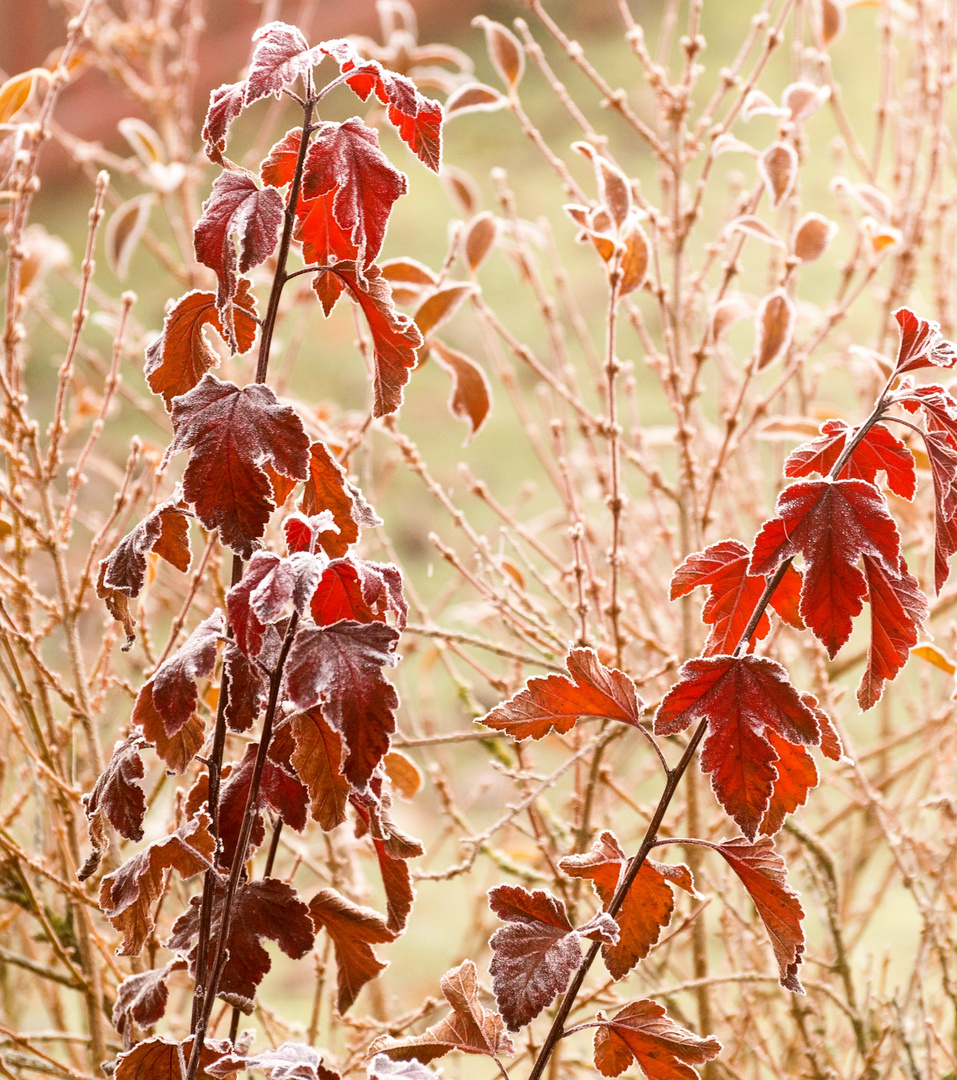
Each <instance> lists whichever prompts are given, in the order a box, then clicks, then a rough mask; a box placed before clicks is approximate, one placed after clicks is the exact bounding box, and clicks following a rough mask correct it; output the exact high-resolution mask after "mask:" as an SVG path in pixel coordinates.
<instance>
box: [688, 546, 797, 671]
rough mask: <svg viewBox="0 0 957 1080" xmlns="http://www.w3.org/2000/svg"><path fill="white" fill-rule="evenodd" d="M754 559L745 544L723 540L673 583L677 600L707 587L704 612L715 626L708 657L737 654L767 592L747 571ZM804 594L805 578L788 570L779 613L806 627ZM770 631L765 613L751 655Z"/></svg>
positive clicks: (778, 593)
mask: <svg viewBox="0 0 957 1080" xmlns="http://www.w3.org/2000/svg"><path fill="white" fill-rule="evenodd" d="M750 558H751V552H750V551H749V550H748V549H747V548H746V547H745V546H744V544H742V543H741V542H740V541H738V540H721V541H719V542H718V543H717V544H712V545H711V546H710V547H708V548H705V550H704V551H698V552H695V553H694V554H693V555H689V556H688V558H687V559H685V561H684V562H683V563H682V564H681V565H680V566H679V567H678V569H677V570H675V572H674V576H673V577H672V579H671V599H672V600H677V599H678V598H679V597H681V596H687V595H688V593H690V592H691V591H692V590H693V589H696V588H698V587H699V586H701V585H704V586H706V587H707V588H708V599H707V600H706V601H705V605H704V609H703V610H702V612H701V618H702V621H703V622H704V623H706V624H707V625H709V626H710V627H711V633H710V634H709V635H708V640H707V643H706V644H705V655H715V654H718V653H731V652H734V650H735V649H736V648H737V645H738V642H739V641H740V640H741V635H742V634H743V633H744V631H745V628H746V627H747V625H748V620H749V619H750V618H751V616H752V615H753V614H754V609H755V608H756V607H757V604H758V601H759V600H760V599H761V597H762V595H763V594H764V589H765V586H766V585H767V582H766V580H765V579H764V578H763V577H761V576H760V575H751V574H748V572H747V569H748V563H749V561H750ZM800 590H801V578H800V575H799V574H797V572H796V571H793V570H792V569H791V568H790V567H788V573H787V574H786V575H785V577H784V579H783V580H782V581H781V583H780V584H779V585H778V587H777V589H776V590H775V592H774V596H773V598H772V604H773V605H774V607H775V610H777V609H779V608H780V611H779V614H781V616H782V618H784V620H785V621H786V622H788V623H790V624H791V625H792V626H793V625H795V618H796V619H797V623H796V625H797V626H798V628H802V627H803V625H804V624H803V623H802V622H801V621H800V617H799V616H798V615H797V602H796V601H797V598H798V597H799V596H800ZM770 629H771V621H770V619H768V616H767V614H766V613H764V614H762V615H761V618H760V619H759V620H758V625H757V626H756V627H755V630H754V633H753V634H752V635H751V641H750V642H749V651H752V650H753V649H754V646H755V645H756V644H757V642H758V641H760V640H761V639H762V638H765V637H767V635H768V632H769V631H770Z"/></svg>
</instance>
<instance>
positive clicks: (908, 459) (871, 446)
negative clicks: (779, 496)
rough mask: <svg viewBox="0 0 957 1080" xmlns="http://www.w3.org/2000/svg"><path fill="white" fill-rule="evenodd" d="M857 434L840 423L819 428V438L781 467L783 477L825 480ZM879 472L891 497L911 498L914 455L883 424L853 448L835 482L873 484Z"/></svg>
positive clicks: (914, 481) (794, 454)
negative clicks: (813, 475)
mask: <svg viewBox="0 0 957 1080" xmlns="http://www.w3.org/2000/svg"><path fill="white" fill-rule="evenodd" d="M857 431H858V429H857V428H852V427H849V426H848V425H847V424H845V423H844V421H843V420H828V421H827V422H826V423H825V424H824V426H823V427H822V428H821V437H820V438H818V439H814V440H812V441H811V442H809V443H804V445H803V446H799V447H798V448H797V449H796V450H793V451H792V452H791V454H790V455H789V456H788V459H787V461H786V462H785V463H784V475H785V476H791V477H795V476H808V475H810V473H812V472H818V473H820V474H821V475H822V476H827V475H828V474H829V473H830V472H831V469H832V468H833V467H834V466H835V465H836V464H837V460H838V458H839V457H840V456H841V454H842V453H843V452H844V448H845V446H847V444H848V442H849V441H850V440H851V439H853V438H854V437H855V435H856V434H857ZM879 472H884V473H886V474H887V486H888V487H889V488H890V489H891V491H893V492H894V494H895V495H900V497H901V498H902V499H912V498H913V497H914V492H915V491H916V490H917V474H916V472H915V470H914V455H913V454H912V453H911V452H910V450H908V449H907V447H906V446H905V445H904V444H903V443H902V442H901V441H900V439H898V438H897V436H896V435H893V434H891V432H890V431H889V430H888V429H887V428H886V427H885V426H884V425H883V424H874V425H873V426H872V427H870V428H868V430H867V433H866V434H865V436H864V438H863V439H862V440H861V441H860V442H859V443H858V444H857V446H856V447H855V448H854V452H853V453H852V454H851V456H850V458H849V459H848V461H847V463H846V464H845V465H844V467H843V468H842V469H841V474H840V477H838V479H841V480H847V479H857V480H866V481H867V483H869V484H873V483H875V481H876V479H877V474H878V473H879Z"/></svg>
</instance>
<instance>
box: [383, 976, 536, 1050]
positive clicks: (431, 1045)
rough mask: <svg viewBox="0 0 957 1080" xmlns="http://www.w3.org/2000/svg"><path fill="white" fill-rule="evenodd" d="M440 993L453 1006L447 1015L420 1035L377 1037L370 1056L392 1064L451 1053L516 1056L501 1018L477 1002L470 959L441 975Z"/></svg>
mask: <svg viewBox="0 0 957 1080" xmlns="http://www.w3.org/2000/svg"><path fill="white" fill-rule="evenodd" d="M442 993H443V994H444V995H445V1000H446V1001H447V1002H448V1003H449V1005H451V1007H452V1011H451V1012H450V1013H449V1014H448V1016H446V1017H444V1018H443V1019H442V1020H440V1021H439V1022H438V1023H437V1024H433V1025H432V1026H431V1027H429V1028H426V1030H425V1031H423V1032H422V1034H421V1035H412V1036H410V1037H408V1038H405V1039H392V1038H390V1037H389V1036H388V1035H380V1036H379V1038H378V1039H376V1040H375V1042H373V1044H372V1045H371V1046H370V1047H369V1054H370V1055H372V1054H379V1053H381V1054H388V1056H389V1057H390V1058H392V1060H393V1061H408V1060H410V1059H411V1058H417V1059H418V1060H419V1061H422V1062H428V1061H432V1059H433V1058H437V1057H442V1056H443V1055H444V1054H447V1053H449V1052H450V1051H451V1050H462V1051H464V1052H465V1053H466V1054H487V1055H489V1056H490V1057H508V1056H510V1055H512V1054H514V1053H515V1048H514V1047H513V1046H512V1043H511V1040H510V1039H509V1037H508V1036H507V1035H506V1034H505V1031H504V1030H503V1028H504V1024H503V1023H502V1018H501V1017H500V1016H499V1015H498V1014H497V1013H493V1012H491V1011H490V1010H489V1009H485V1008H483V1007H482V1004H481V1002H480V1001H479V985H478V972H477V971H476V970H475V964H473V963H472V961H471V960H466V961H464V963H462V964H460V965H459V966H458V967H457V968H453V970H452V971H448V972H446V973H445V974H444V975H443V976H442Z"/></svg>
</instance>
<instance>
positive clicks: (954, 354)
mask: <svg viewBox="0 0 957 1080" xmlns="http://www.w3.org/2000/svg"><path fill="white" fill-rule="evenodd" d="M894 318H895V319H896V320H897V326H898V328H899V330H900V336H901V340H900V346H899V347H898V350H897V363H896V364H895V366H894V374H895V375H903V374H904V372H905V371H916V370H917V369H918V368H925V367H931V366H935V367H942V368H952V367H953V366H954V365H955V364H957V349H955V348H954V346H953V344H952V343H951V342H949V341H947V340H946V339H945V338H944V336H943V334H941V332H940V323H936V322H933V321H931V320H928V319H918V317H917V316H916V315H915V314H914V313H913V311H911V310H910V308H898V309H897V311H895V312H894Z"/></svg>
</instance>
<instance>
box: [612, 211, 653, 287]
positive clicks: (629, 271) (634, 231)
mask: <svg viewBox="0 0 957 1080" xmlns="http://www.w3.org/2000/svg"><path fill="white" fill-rule="evenodd" d="M621 239H622V243H623V244H624V247H625V250H624V253H623V254H622V257H621V282H620V284H619V286H618V294H619V296H627V295H628V293H630V292H634V291H635V289H640V288H641V286H642V285H644V283H645V280H646V279H647V277H648V263H649V256H650V253H651V245H650V244H649V243H648V237H647V236H646V235H645V230H644V229H643V228H642V227H641V225H640V224H639V223H638V219H637V217H636V215H634V214H632V215H631V217H630V218H629V219H628V221H626V222H625V225H624V228H623V229H622V237H621Z"/></svg>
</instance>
